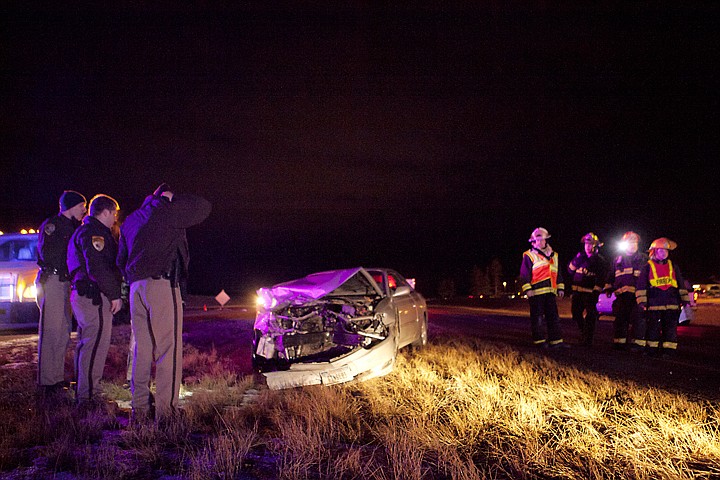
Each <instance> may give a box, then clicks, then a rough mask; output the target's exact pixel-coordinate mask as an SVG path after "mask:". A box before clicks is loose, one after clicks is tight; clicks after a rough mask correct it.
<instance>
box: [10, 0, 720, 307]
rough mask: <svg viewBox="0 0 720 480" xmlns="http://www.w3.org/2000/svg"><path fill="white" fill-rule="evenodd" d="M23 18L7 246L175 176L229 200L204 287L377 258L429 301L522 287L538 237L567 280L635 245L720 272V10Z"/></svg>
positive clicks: (698, 274)
mask: <svg viewBox="0 0 720 480" xmlns="http://www.w3.org/2000/svg"><path fill="white" fill-rule="evenodd" d="M3 8H4V10H5V15H3V18H2V19H0V25H2V27H3V28H2V32H3V33H2V34H1V35H2V39H3V42H2V47H0V48H2V50H0V51H1V52H2V53H1V54H2V58H3V61H2V65H3V69H2V72H1V73H0V82H1V83H0V85H2V91H3V93H4V98H5V101H4V102H2V105H0V114H1V115H2V118H3V120H2V128H1V129H0V135H1V137H0V140H1V141H2V144H3V146H4V149H3V150H4V151H3V154H2V157H3V158H2V163H3V165H5V167H4V169H3V170H4V173H3V175H2V178H1V179H0V199H1V200H2V201H1V202H0V230H6V231H9V230H13V229H19V228H22V227H28V226H30V227H32V226H37V225H39V224H40V222H41V221H42V220H43V219H44V218H46V217H47V216H49V215H51V214H53V213H54V212H56V211H57V198H58V197H59V195H60V193H61V192H62V190H63V189H75V190H78V191H80V192H82V193H83V194H84V195H86V196H88V198H90V197H91V196H92V195H94V194H96V193H106V194H109V195H111V196H113V197H115V198H116V199H117V200H118V201H119V202H120V205H121V208H122V209H123V213H124V214H127V213H129V212H130V211H132V210H134V209H135V208H137V207H138V206H139V205H140V203H141V202H142V199H143V198H144V197H145V195H147V194H149V193H151V192H152V190H153V189H154V188H155V187H156V186H157V185H158V184H159V183H161V182H168V183H169V184H170V185H171V186H172V187H173V188H174V189H175V190H176V191H179V192H190V193H197V194H200V195H202V196H204V197H206V198H208V199H209V200H210V201H211V202H212V203H213V213H212V214H211V216H210V218H208V220H207V221H206V222H204V223H203V224H202V225H200V226H198V227H193V228H191V229H190V230H189V231H188V234H189V237H190V243H191V245H190V248H191V285H190V290H191V292H197V293H208V294H214V293H217V292H218V291H219V290H220V289H222V288H224V289H226V290H227V291H228V292H230V293H231V294H244V293H247V291H251V290H253V289H254V288H257V287H259V286H265V285H267V284H269V283H277V282H280V281H285V280H289V279H291V278H296V277H298V276H303V275H305V274H308V273H311V272H313V271H320V270H326V269H335V268H346V267H350V266H357V265H362V266H388V267H391V268H395V269H397V270H398V271H400V272H401V273H402V274H404V275H407V276H410V277H417V278H418V279H419V289H420V290H421V291H423V286H429V285H430V284H432V283H433V282H437V281H438V279H439V278H440V277H442V276H447V275H458V277H459V278H461V277H462V276H463V272H469V271H470V270H471V269H472V267H473V265H478V266H485V265H487V264H488V263H489V262H490V261H491V260H492V259H493V258H499V259H500V261H501V262H502V264H503V267H504V271H505V273H506V274H507V275H508V276H509V277H514V276H515V275H516V274H517V270H518V268H519V264H520V260H521V255H522V252H523V251H524V250H525V249H527V248H528V243H527V238H528V236H529V234H530V232H531V231H532V229H534V228H535V227H537V226H543V227H545V228H547V229H548V230H549V231H550V233H551V234H552V235H553V237H552V239H551V242H550V243H551V245H553V247H554V248H555V249H556V250H557V251H558V252H559V253H560V259H561V261H562V262H563V263H564V264H566V263H567V262H569V261H570V260H571V258H572V257H573V256H574V255H575V254H576V253H577V252H578V251H579V250H580V247H581V245H580V243H579V241H580V237H581V236H582V235H584V234H585V233H587V232H588V231H593V232H595V233H597V234H598V235H600V237H601V239H602V240H603V241H604V242H605V243H606V247H605V250H606V255H607V256H608V257H609V256H612V255H611V253H613V250H612V249H613V245H612V244H613V243H614V241H615V240H616V239H618V238H619V237H620V236H621V235H622V233H623V232H624V231H626V230H634V231H636V232H638V233H639V234H640V235H641V236H642V239H643V242H642V245H641V248H647V246H648V245H649V243H650V242H651V241H652V240H653V239H654V238H657V237H660V236H667V237H669V238H671V239H673V240H675V241H676V242H677V243H678V249H677V250H675V251H674V252H672V254H671V258H672V259H675V260H676V261H677V263H678V265H679V267H680V269H681V271H682V272H683V273H684V274H685V276H686V277H687V278H688V279H690V280H693V281H701V280H706V279H708V278H709V277H710V276H711V275H718V274H720V253H718V251H717V249H715V248H714V246H715V241H714V239H715V237H716V236H717V234H718V221H717V215H716V214H715V212H714V208H713V201H714V200H715V198H716V197H717V194H716V193H715V184H716V182H715V181H714V176H716V175H713V172H714V171H715V167H714V165H715V161H716V159H717V158H718V153H719V149H718V135H717V127H716V125H717V113H716V112H717V110H718V107H719V105H718V93H717V88H716V85H715V83H716V81H715V78H716V73H715V71H716V69H717V59H716V55H715V52H716V51H717V47H718V44H719V43H720V42H719V40H720V34H719V33H718V29H717V28H716V26H717V20H718V9H719V8H720V7H717V6H714V5H712V4H710V3H707V4H704V3H696V4H691V5H686V6H673V8H662V7H660V6H651V5H645V4H635V3H632V4H627V3H623V2H618V3H617V4H608V5H603V6H595V7H593V8H581V7H579V6H568V7H562V8H561V7H554V6H552V5H549V4H543V6H539V7H536V8H530V7H528V8H523V7H520V6H517V5H507V6H503V7H497V6H496V7H492V8H491V7H486V8H483V7H477V6H468V5H463V4H461V3H450V4H443V5H436V4H433V3H430V2H425V3H422V4H416V5H415V6H413V5H410V4H408V5H405V6H398V7H369V6H367V5H364V4H362V3H355V2H346V3H343V4H341V5H335V6H332V7H329V6H324V5H321V4H315V3H312V2H305V3H304V4H302V5H299V6H298V5H274V6H267V5H264V4H259V3H258V4H255V3H246V4H243V5H229V4H228V5H221V6H208V5H204V4H199V3H198V4H194V3H193V4H189V5H184V6H177V5H174V4H169V3H168V4H166V5H161V6H153V7H149V6H141V5H137V4H133V3H123V2H120V3H119V4H116V5H113V6H100V7H90V6H86V8H84V9H69V8H65V7H63V6H57V5H52V6H51V7H48V6H45V5H43V4H42V3H38V2H35V3H33V2H30V3H23V4H19V3H18V4H12V5H10V6H4V7H3ZM468 275H469V273H468ZM434 288H435V286H433V287H432V289H434ZM233 290H236V291H233ZM239 290H241V292H240V291H239ZM428 293H430V292H428Z"/></svg>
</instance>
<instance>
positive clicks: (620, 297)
mask: <svg viewBox="0 0 720 480" xmlns="http://www.w3.org/2000/svg"><path fill="white" fill-rule="evenodd" d="M639 244H640V235H638V234H637V233H635V232H633V231H627V232H625V233H624V234H623V237H622V246H623V250H624V251H623V253H622V254H620V255H618V256H617V258H616V259H615V261H614V262H613V264H612V267H611V268H610V273H609V274H608V280H607V282H606V283H605V288H604V290H605V294H606V295H607V296H608V298H609V297H610V296H611V295H612V294H613V292H614V293H615V301H614V302H613V305H612V312H613V315H614V316H615V321H614V323H613V330H614V333H613V347H614V348H615V349H618V350H623V349H625V348H627V347H628V342H629V339H630V332H631V330H632V329H633V326H634V325H636V324H637V323H638V321H640V311H639V307H638V304H637V302H636V300H635V290H636V284H637V279H638V277H639V276H640V270H641V269H642V267H643V266H644V265H645V263H647V255H645V254H644V253H642V252H639V251H638V245H639ZM634 345H635V344H632V345H630V348H631V349H634V348H636V347H635V346H634Z"/></svg>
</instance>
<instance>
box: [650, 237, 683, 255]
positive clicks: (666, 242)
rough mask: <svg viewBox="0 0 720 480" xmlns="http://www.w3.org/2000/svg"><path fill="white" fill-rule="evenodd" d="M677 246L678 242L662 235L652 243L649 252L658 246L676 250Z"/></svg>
mask: <svg viewBox="0 0 720 480" xmlns="http://www.w3.org/2000/svg"><path fill="white" fill-rule="evenodd" d="M675 247H677V243H675V242H673V241H672V240H670V239H668V238H665V237H660V238H656V239H655V240H653V242H652V243H651V244H650V248H649V249H648V251H649V252H652V251H653V250H655V249H656V248H664V249H665V250H675Z"/></svg>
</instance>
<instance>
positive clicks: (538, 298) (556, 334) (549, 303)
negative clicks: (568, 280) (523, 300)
mask: <svg viewBox="0 0 720 480" xmlns="http://www.w3.org/2000/svg"><path fill="white" fill-rule="evenodd" d="M528 301H529V303H530V330H531V333H532V339H533V343H535V344H536V345H537V344H541V343H545V341H546V338H547V342H548V343H549V344H550V345H555V344H558V343H562V341H563V338H562V331H561V330H560V315H559V314H558V308H557V300H556V299H555V294H554V293H543V294H542V295H533V296H532V297H530V298H528ZM543 323H544V324H545V325H543ZM545 327H547V337H546V335H545Z"/></svg>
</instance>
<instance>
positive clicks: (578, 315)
mask: <svg viewBox="0 0 720 480" xmlns="http://www.w3.org/2000/svg"><path fill="white" fill-rule="evenodd" d="M580 243H582V244H583V245H584V249H583V251H582V252H579V253H578V254H577V255H575V258H573V259H572V261H571V262H570V264H569V265H568V273H569V274H570V278H571V279H572V306H571V312H572V316H573V320H575V323H577V325H578V328H579V329H580V343H581V344H582V345H585V346H591V345H592V342H593V336H594V335H595V325H596V323H597V319H598V311H597V302H598V297H599V296H600V292H601V291H602V289H603V286H604V285H605V277H606V275H607V267H606V265H605V258H603V256H602V255H600V253H599V252H598V250H599V248H600V247H602V245H603V244H602V243H600V239H598V236H597V235H595V234H594V233H592V232H589V233H587V234H586V235H585V236H583V237H582V238H581V239H580ZM583 314H584V315H583Z"/></svg>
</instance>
